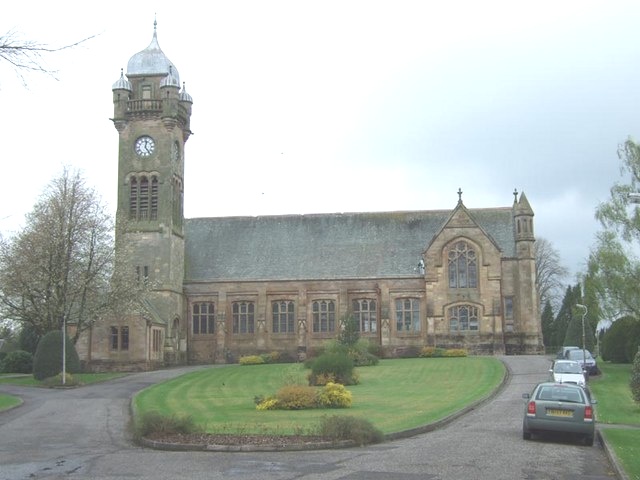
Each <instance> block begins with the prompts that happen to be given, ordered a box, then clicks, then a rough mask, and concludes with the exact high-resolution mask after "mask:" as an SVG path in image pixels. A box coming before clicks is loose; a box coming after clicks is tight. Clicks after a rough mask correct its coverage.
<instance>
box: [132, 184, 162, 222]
mask: <svg viewBox="0 0 640 480" xmlns="http://www.w3.org/2000/svg"><path fill="white" fill-rule="evenodd" d="M129 219H130V220H157V219H158V177H156V176H152V177H150V178H149V177H147V176H145V175H142V176H140V177H131V179H130V180H129Z"/></svg>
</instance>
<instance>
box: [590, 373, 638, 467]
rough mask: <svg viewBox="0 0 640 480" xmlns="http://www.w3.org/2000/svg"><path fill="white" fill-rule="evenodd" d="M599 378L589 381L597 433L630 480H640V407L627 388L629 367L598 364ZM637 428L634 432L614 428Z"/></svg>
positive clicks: (632, 430)
mask: <svg viewBox="0 0 640 480" xmlns="http://www.w3.org/2000/svg"><path fill="white" fill-rule="evenodd" d="M598 367H599V368H600V370H602V375H600V376H599V377H595V378H592V379H590V380H589V382H590V387H591V390H592V391H593V394H594V396H595V398H596V399H597V400H598V403H597V404H596V413H597V419H598V422H599V423H600V425H599V429H600V432H601V433H602V435H603V436H604V437H605V439H606V440H607V443H608V444H609V445H610V446H611V448H612V449H613V451H614V453H615V455H616V457H617V458H618V460H619V461H620V464H621V465H622V466H623V468H624V470H625V473H626V474H627V476H628V477H629V478H634V479H635V478H639V479H640V405H638V404H637V403H635V402H634V401H633V397H632V396H631V390H630V388H629V378H630V376H631V365H630V364H613V363H608V362H602V361H601V362H599V363H598ZM616 423H617V424H627V425H636V426H638V427H639V428H637V429H623V428H616V427H615V425H614V424H616Z"/></svg>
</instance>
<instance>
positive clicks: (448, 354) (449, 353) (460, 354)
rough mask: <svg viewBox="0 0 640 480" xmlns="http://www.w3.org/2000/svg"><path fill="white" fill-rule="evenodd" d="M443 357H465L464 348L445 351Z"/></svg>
mask: <svg viewBox="0 0 640 480" xmlns="http://www.w3.org/2000/svg"><path fill="white" fill-rule="evenodd" d="M444 356H445V357H466V356H467V351H466V350H465V349H464V348H450V349H447V350H445V352H444Z"/></svg>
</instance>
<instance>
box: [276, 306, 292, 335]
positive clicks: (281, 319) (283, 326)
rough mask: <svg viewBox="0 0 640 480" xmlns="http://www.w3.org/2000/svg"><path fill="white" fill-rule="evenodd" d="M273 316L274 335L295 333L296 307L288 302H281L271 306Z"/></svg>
mask: <svg viewBox="0 0 640 480" xmlns="http://www.w3.org/2000/svg"><path fill="white" fill-rule="evenodd" d="M271 312H272V314H273V324H272V332H273V333H294V331H295V330H294V325H295V322H294V320H295V306H294V303H293V302H291V301H288V300H279V301H277V302H273V303H272V304H271Z"/></svg>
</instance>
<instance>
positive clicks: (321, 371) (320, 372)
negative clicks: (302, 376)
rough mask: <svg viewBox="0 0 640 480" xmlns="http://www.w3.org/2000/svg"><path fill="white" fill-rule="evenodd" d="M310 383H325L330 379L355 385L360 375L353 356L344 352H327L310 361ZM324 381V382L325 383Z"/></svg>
mask: <svg viewBox="0 0 640 480" xmlns="http://www.w3.org/2000/svg"><path fill="white" fill-rule="evenodd" d="M310 366H311V373H310V374H309V385H324V384H326V382H327V381H329V379H331V381H333V382H335V383H341V384H342V385H355V384H357V383H358V377H357V375H356V374H355V372H354V364H353V360H352V359H351V357H349V356H348V355H347V354H346V353H344V352H340V353H338V352H335V353H334V352H326V353H323V354H322V355H320V356H319V357H317V358H315V359H313V361H311V362H310ZM323 382H324V383H323Z"/></svg>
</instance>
